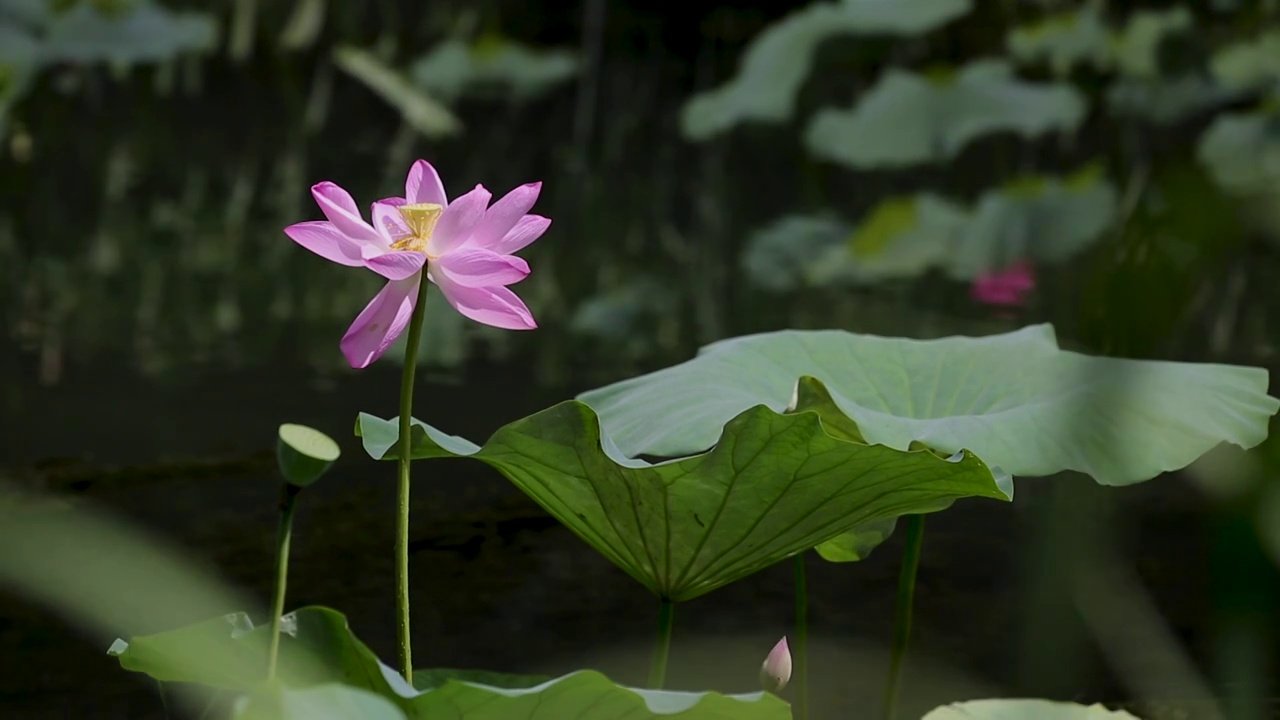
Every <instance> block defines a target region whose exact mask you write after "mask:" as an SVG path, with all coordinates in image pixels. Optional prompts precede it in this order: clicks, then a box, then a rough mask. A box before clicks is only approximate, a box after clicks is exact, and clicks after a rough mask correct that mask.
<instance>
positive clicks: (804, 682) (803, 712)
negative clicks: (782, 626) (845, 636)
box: [794, 551, 809, 720]
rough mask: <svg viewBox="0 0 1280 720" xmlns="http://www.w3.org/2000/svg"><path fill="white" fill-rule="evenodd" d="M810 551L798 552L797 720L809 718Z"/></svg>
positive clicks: (795, 660)
mask: <svg viewBox="0 0 1280 720" xmlns="http://www.w3.org/2000/svg"><path fill="white" fill-rule="evenodd" d="M808 554H809V553H808V551H805V552H800V553H796V556H795V571H796V575H795V578H796V580H795V584H796V633H795V637H796V652H795V656H794V657H795V659H794V662H795V672H796V701H795V718H796V720H809V655H808V653H809V587H808V586H809V584H808V582H807V581H806V579H805V566H804V563H805V558H806V557H807V556H808Z"/></svg>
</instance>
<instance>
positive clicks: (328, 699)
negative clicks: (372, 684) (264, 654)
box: [232, 683, 407, 720]
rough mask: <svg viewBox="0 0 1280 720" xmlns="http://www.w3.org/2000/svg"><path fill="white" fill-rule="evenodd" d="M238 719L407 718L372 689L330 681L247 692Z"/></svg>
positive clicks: (239, 706)
mask: <svg viewBox="0 0 1280 720" xmlns="http://www.w3.org/2000/svg"><path fill="white" fill-rule="evenodd" d="M232 717H233V718H234V720H404V719H405V718H406V717H407V716H406V715H405V713H404V711H403V710H401V709H400V708H398V707H396V704H395V703H393V702H391V701H390V700H388V699H386V698H384V697H381V696H379V695H376V694H374V693H372V692H369V691H368V690H360V689H358V688H353V687H351V686H349V685H340V684H338V683H328V684H325V685H317V686H315V687H310V688H303V689H300V690H294V689H289V688H285V687H281V686H279V685H273V686H271V687H270V688H267V689H265V690H261V691H259V692H256V693H254V694H252V695H249V696H245V697H244V698H243V699H242V701H241V702H240V703H238V704H237V707H236V708H235V710H234V712H233V714H232Z"/></svg>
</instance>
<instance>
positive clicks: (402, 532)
mask: <svg viewBox="0 0 1280 720" xmlns="http://www.w3.org/2000/svg"><path fill="white" fill-rule="evenodd" d="M428 285H430V283H429V282H428V281H427V278H426V277H425V274H424V276H423V277H422V279H421V281H420V282H419V285H418V302H417V304H416V305H414V306H413V315H412V316H411V317H410V318H409V337H408V338H406V343H405V347H404V374H403V375H401V377H400V437H399V449H398V450H397V454H398V455H399V481H400V482H399V486H400V492H399V495H398V499H397V501H396V510H397V512H396V609H397V612H396V617H397V631H398V633H397V635H398V637H399V640H400V674H402V675H404V679H405V680H406V681H408V682H409V683H410V684H412V683H413V644H412V640H411V639H410V635H409V463H410V462H411V461H412V437H411V436H410V433H409V428H410V420H412V418H413V378H414V375H415V374H416V372H417V369H418V344H419V343H420V342H421V341H422V319H423V318H424V317H425V316H426V314H427V286H428Z"/></svg>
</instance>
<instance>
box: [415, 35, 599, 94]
mask: <svg viewBox="0 0 1280 720" xmlns="http://www.w3.org/2000/svg"><path fill="white" fill-rule="evenodd" d="M579 67H580V61H579V59H578V55H577V53H575V52H573V51H570V50H564V49H558V48H556V49H543V48H532V47H529V46H526V45H523V44H521V43H518V42H515V41H514V40H511V39H509V38H503V37H497V36H486V37H482V38H480V39H479V40H478V41H477V42H475V43H474V44H468V43H466V42H463V41H462V40H456V39H455V40H446V41H445V42H443V43H440V44H439V45H437V46H436V47H435V48H434V49H433V50H431V52H429V53H427V54H426V55H424V56H422V57H421V58H419V59H418V60H417V61H415V62H414V63H413V66H412V67H411V68H410V70H409V75H410V77H411V78H412V79H413V82H414V83H415V84H417V86H418V87H420V88H422V89H424V90H426V91H427V92H429V93H431V94H432V95H433V96H435V97H439V98H441V99H443V100H444V101H445V102H453V101H454V100H457V99H458V98H459V97H461V96H463V95H498V96H504V95H510V96H513V97H515V98H517V99H522V100H523V99H528V98H531V97H535V96H537V95H540V94H542V93H543V92H546V91H547V90H549V89H551V88H552V87H554V86H556V85H558V84H560V83H562V82H564V81H566V80H569V79H571V78H573V77H574V76H575V75H577V73H578V70H579Z"/></svg>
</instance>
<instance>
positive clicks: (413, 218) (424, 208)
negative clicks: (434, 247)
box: [391, 203, 444, 259]
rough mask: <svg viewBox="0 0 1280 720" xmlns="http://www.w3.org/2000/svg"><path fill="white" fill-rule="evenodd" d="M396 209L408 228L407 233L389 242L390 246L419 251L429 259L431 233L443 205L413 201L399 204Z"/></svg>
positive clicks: (395, 248)
mask: <svg viewBox="0 0 1280 720" xmlns="http://www.w3.org/2000/svg"><path fill="white" fill-rule="evenodd" d="M398 209H399V210H400V217H401V218H402V219H403V220H404V224H405V226H406V227H408V228H409V234H408V235H406V236H404V237H402V238H400V239H399V240H396V241H395V242H393V243H391V248H392V249H393V250H412V251H413V252H420V253H422V254H423V255H426V256H427V258H428V259H431V253H430V252H429V251H428V247H429V245H430V243H431V233H433V232H435V229H436V223H437V222H439V220H440V214H441V213H443V212H444V207H442V206H440V205H437V204H435V203H414V204H411V205H401V206H400V207H399V208H398Z"/></svg>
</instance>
